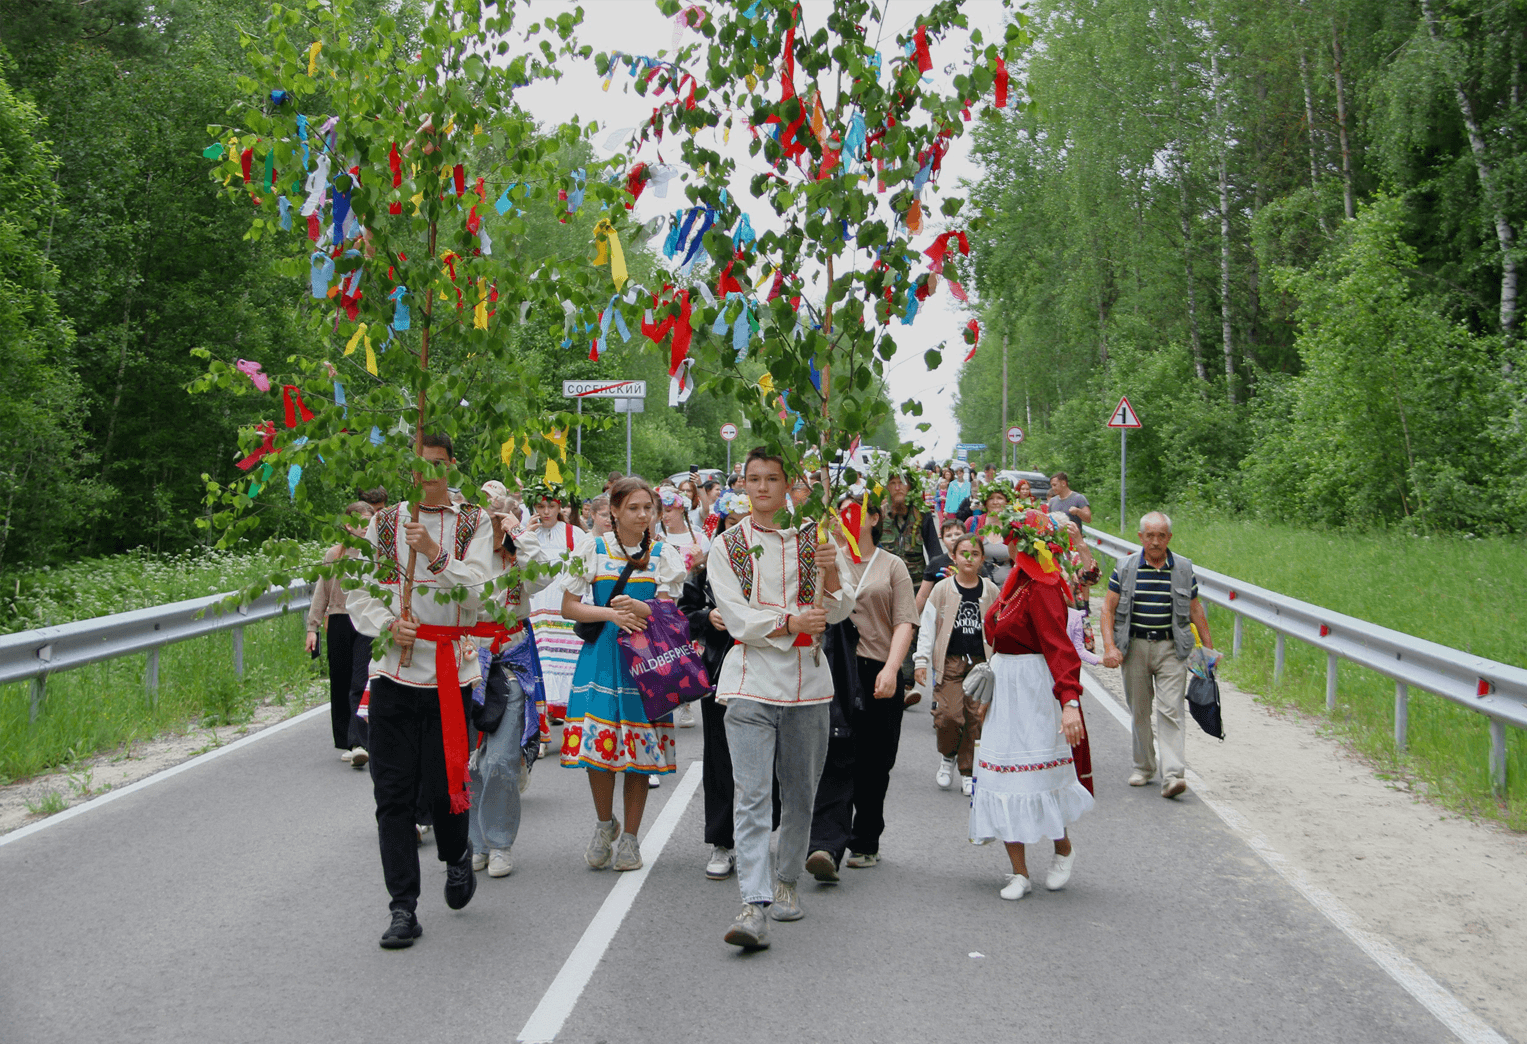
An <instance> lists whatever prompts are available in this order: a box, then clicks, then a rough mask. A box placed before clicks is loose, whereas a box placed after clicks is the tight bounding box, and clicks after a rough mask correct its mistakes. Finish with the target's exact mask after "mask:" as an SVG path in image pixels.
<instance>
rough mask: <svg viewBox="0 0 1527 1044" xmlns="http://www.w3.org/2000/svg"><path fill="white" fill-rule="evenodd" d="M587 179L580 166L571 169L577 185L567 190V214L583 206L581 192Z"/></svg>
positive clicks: (574, 182)
mask: <svg viewBox="0 0 1527 1044" xmlns="http://www.w3.org/2000/svg"><path fill="white" fill-rule="evenodd" d="M587 181H588V175H587V174H585V173H584V172H583V168H582V167H579V168H578V169H577V170H575V171H573V184H575V185H577V186H578V187H577V188H573V189H568V190H567V212H568V213H569V214H572V213H574V212H575V211H577V209H578V208H579V207H581V206H583V192H584V186H585V183H586V182H587ZM499 213H500V214H502V213H503V211H502V210H500V211H499Z"/></svg>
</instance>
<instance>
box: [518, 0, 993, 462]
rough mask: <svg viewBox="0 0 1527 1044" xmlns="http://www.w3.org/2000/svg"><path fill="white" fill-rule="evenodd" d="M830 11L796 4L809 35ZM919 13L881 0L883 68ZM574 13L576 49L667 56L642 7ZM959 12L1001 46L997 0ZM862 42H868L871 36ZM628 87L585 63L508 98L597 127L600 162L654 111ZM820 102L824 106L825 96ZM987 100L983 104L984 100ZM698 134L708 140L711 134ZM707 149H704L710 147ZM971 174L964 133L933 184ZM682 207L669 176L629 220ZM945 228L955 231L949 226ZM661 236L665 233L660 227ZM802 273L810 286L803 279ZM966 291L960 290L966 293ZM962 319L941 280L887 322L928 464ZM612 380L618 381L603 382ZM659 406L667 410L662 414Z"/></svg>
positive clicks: (656, 21)
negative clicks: (934, 358) (932, 366)
mask: <svg viewBox="0 0 1527 1044" xmlns="http://www.w3.org/2000/svg"><path fill="white" fill-rule="evenodd" d="M573 6H574V5H573V4H572V3H570V2H567V0H532V3H531V7H530V12H531V14H533V15H534V16H536V17H537V19H539V18H544V17H547V16H553V15H556V14H557V13H559V12H562V11H566V10H571V9H572V7H573ZM702 6H710V5H709V4H705V5H702ZM829 6H830V5H829V3H828V2H827V0H804V2H803V3H802V5H801V24H802V25H803V26H806V27H809V28H810V29H811V30H812V31H814V30H815V29H816V28H818V27H820V26H821V25H822V24H823V20H824V17H825V13H826V12H827V10H828V9H829ZM925 6H926V5H925V4H924V3H922V2H920V0H886V2H885V3H884V4H883V8H882V9H883V10H884V11H885V14H886V18H885V22H884V30H883V32H882V34H881V42H880V48H879V49H880V51H881V53H882V54H883V55H885V56H886V58H887V60H889V59H890V57H891V56H892V54H893V53H895V52H896V51H897V47H896V43H895V37H896V35H897V34H898V33H901V32H907V31H909V30H910V29H911V27H912V26H914V25H915V24H916V20H917V16H918V14H919V13H920V12H921V11H922V10H923V9H924V8H925ZM582 7H583V10H584V22H583V25H582V27H581V28H580V30H579V39H580V41H581V42H582V43H585V44H588V45H589V46H591V47H592V48H593V49H594V51H595V52H596V53H597V52H600V51H603V52H606V53H608V52H611V51H622V52H625V53H627V54H644V55H651V56H654V57H655V56H657V53H658V51H659V50H665V51H671V49H672V46H673V31H674V24H673V22H672V20H670V19H667V18H664V17H663V16H662V14H661V13H660V12H659V11H658V10H657V8H656V7H655V6H654V5H653V4H652V3H651V2H650V0H583V3H582ZM966 8H967V12H968V14H969V17H970V20H971V25H972V27H973V28H979V29H980V30H981V32H982V34H983V36H984V37H985V40H986V42H988V43H990V42H995V41H997V40H1000V39H1001V35H1002V24H1003V7H1002V5H1001V3H1000V2H999V0H971V2H969V3H967V5H966ZM871 38H872V39H873V33H872V36H871ZM697 39H698V37H697V36H696V35H695V34H694V33H688V32H686V33H685V35H684V42H685V43H692V42H694V41H695V40H697ZM963 46H964V44H963V41H958V42H956V41H953V40H951V41H950V42H948V43H946V44H944V45H941V46H940V45H935V46H934V47H933V48H932V57H933V72H932V73H931V74H930V76H932V77H933V78H934V80H935V84H934V86H935V87H936V86H938V85H939V84H940V83H942V84H945V85H947V83H948V77H947V76H945V75H944V73H943V70H944V68H945V66H946V65H947V64H949V63H951V62H963V61H967V60H968V59H967V58H966V56H965V55H964V54H962V53H961V51H962V48H963ZM768 76H769V77H770V83H769V86H768V90H769V93H770V95H771V96H772V97H778V93H777V92H778V86H777V82H778V81H777V71H776V70H770V71H769V73H768ZM633 82H634V81H633V80H632V79H631V77H630V76H629V75H627V74H626V73H625V72H623V71H622V72H619V73H618V74H617V75H616V77H615V79H614V81H613V82H612V84H611V85H610V89H609V91H608V92H604V91H602V90H601V89H600V87H601V83H602V80H601V79H600V77H599V75H598V73H597V72H596V71H595V69H594V63H593V61H592V60H589V61H587V62H578V63H575V64H572V65H569V66H567V67H565V68H564V75H563V77H562V79H561V81H560V82H559V83H554V84H553V83H542V84H535V85H533V86H530V87H526V88H522V89H521V90H519V91H517V92H516V97H517V98H518V99H519V101H520V103H521V104H522V105H524V106H525V107H526V108H527V109H528V110H529V111H530V112H531V113H533V114H534V115H535V116H536V117H537V118H538V119H540V120H542V121H544V122H547V123H561V122H564V121H566V120H568V119H570V118H571V117H573V116H574V115H576V116H578V117H579V118H580V119H581V120H583V121H584V122H588V121H590V120H595V121H598V123H599V126H600V130H599V131H598V132H597V133H595V134H594V135H593V136H592V141H593V143H594V148H595V152H596V154H597V155H598V156H599V157H600V158H608V157H609V156H610V155H611V153H610V152H608V151H606V150H605V149H604V148H603V147H602V146H603V144H604V142H605V139H606V137H607V136H608V133H609V132H610V131H611V130H614V129H617V128H621V127H635V126H638V125H640V124H642V123H644V122H645V121H646V120H647V119H648V118H649V117H650V116H651V114H652V108H653V106H654V104H656V102H655V101H654V100H653V99H652V98H651V97H642V96H641V95H638V94H637V93H636V92H635V91H634V90H627V89H626V88H628V87H629V86H630V85H631V84H632V83H633ZM796 87H797V89H798V90H799V91H800V92H801V94H802V95H803V96H804V95H805V94H806V92H807V84H806V81H805V78H804V76H803V75H802V73H801V71H800V70H799V69H797V71H796ZM667 97H672V95H671V94H669V95H666V96H665V98H667ZM827 100H828V101H830V100H831V98H830V96H828V98H827ZM986 101H987V102H988V103H989V101H990V99H986ZM973 126H974V123H971V124H966V130H967V132H968V131H969V129H970V128H971V127H973ZM840 129H841V128H840ZM703 133H704V134H707V135H709V134H710V133H711V132H708V131H707V132H703ZM714 137H715V142H714V145H712V146H711V147H716V148H718V149H719V148H721V147H722V142H721V136H720V133H719V131H718V132H716V133H715V135H714ZM665 140H666V143H667V144H668V145H670V146H671V147H668V148H663V149H662V152H663V158H664V159H666V160H667V161H668V162H670V163H675V164H677V163H678V161H679V149H678V147H677V143H675V142H674V140H673V138H672V137H671V136H667V137H666V139H665ZM749 140H750V135H749V134H748V132H747V130H746V129H745V127H744V125H743V123H742V121H741V120H739V121H738V122H737V125H736V126H735V127H734V129H733V132H732V135H731V142H730V145H729V146H726V150H727V152H729V153H730V154H732V155H733V156H734V157H735V158H736V159H737V161H738V176H737V177H736V178H734V182H733V187H732V190H731V192H732V195H733V196H734V197H736V198H737V199H738V201H739V205H740V206H742V208H743V210H744V212H746V213H747V214H748V215H749V216H750V218H751V220H752V224H753V227H754V229H755V230H756V231H758V232H759V233H760V234H761V233H762V232H763V231H764V230H765V229H766V228H769V227H778V219H776V218H774V216H773V212H772V210H769V209H768V208H767V207H766V206H764V205H763V204H762V203H758V204H754V203H753V201H752V200H751V199H750V197H749V196H748V192H747V180H748V177H749V176H750V175H751V174H752V173H754V172H756V171H757V170H759V169H762V163H761V161H759V160H756V159H755V158H754V157H751V156H749V155H748V154H747V143H748V141H749ZM706 144H707V145H711V143H709V142H707V143H706ZM657 151H658V146H657V145H656V144H655V143H654V142H651V141H649V142H647V143H645V144H643V145H642V146H641V150H640V151H639V152H638V153H637V154H636V156H635V157H634V160H633V162H640V161H645V162H649V163H651V162H656V161H657ZM979 174H980V168H979V167H977V166H976V165H975V164H974V163H973V162H972V161H971V159H970V138H969V136H968V133H967V135H965V136H962V137H960V138H957V139H955V140H954V142H953V144H952V147H951V149H950V151H949V154H948V155H947V156H946V157H945V159H944V163H943V170H942V173H941V175H940V177H939V184H940V186H941V187H942V188H943V190H944V192H945V193H946V194H947V193H950V192H953V191H955V190H956V189H957V188H958V184H959V180H960V178H962V177H964V178H968V179H970V180H976V179H977V178H978V177H979ZM888 196H889V194H887V196H886V197H881V198H882V199H884V198H888ZM942 198H944V197H943V196H935V195H933V194H932V193H931V192H930V191H925V192H924V194H923V203H924V207H925V211H926V210H936V206H937V203H938V202H939V201H940V200H941V199H942ZM930 202H931V203H933V206H932V207H929V206H928V204H929V203H930ZM682 205H686V201H685V200H684V198H683V190H682V188H681V186H680V181H679V179H678V178H675V179H674V180H673V181H672V182H670V184H669V188H668V197H667V198H666V199H656V198H654V197H653V193H652V190H651V188H650V187H649V188H648V190H647V191H645V192H643V193H642V196H641V199H640V200H638V202H637V205H636V209H635V211H634V215H633V216H634V217H635V218H636V220H637V221H641V222H644V221H649V220H651V219H653V218H658V217H662V216H663V215H665V214H668V213H671V212H672V211H673V210H676V209H678V208H679V207H680V206H682ZM951 227H961V226H960V225H959V224H955V225H953V226H951ZM939 231H942V226H941V225H940V224H938V223H937V222H936V221H934V220H929V221H926V222H925V226H924V232H923V234H922V235H921V236H918V237H917V238H916V239H914V241H913V248H914V249H916V250H919V251H921V250H922V249H924V248H925V247H927V246H928V245H929V244H930V243H931V242H932V241H933V239H934V237H935V235H936V234H937V233H938V232H939ZM664 233H666V225H665V226H664ZM661 245H662V239H661V238H658V239H656V240H655V241H654V242H653V244H652V246H653V247H654V249H657V248H660V247H661ZM861 256H862V255H861ZM861 263H862V262H861ZM707 268H708V266H707V267H706V268H702V267H700V266H698V265H697V267H696V269H695V271H696V273H697V274H700V273H705V272H706V271H707ZM753 274H754V275H755V276H757V275H758V272H757V271H755V272H754V273H753ZM806 275H807V278H808V280H809V279H810V273H809V272H808V273H806ZM714 280H715V276H714V274H711V275H710V281H711V282H712V284H714ZM969 289H970V288H969V287H967V290H969ZM821 290H822V285H821V284H820V283H818V284H817V285H816V296H818V297H819V296H820V293H821ZM971 298H972V302H971V303H972V305H974V304H976V299H975V295H974V293H972V295H971ZM969 319H970V315H969V314H967V313H966V312H965V310H964V306H962V305H960V303H959V302H958V301H956V300H955V299H954V298H953V296H952V295H951V294H950V293H949V289H948V286H947V284H946V283H944V282H942V281H941V282H940V284H939V288H938V290H937V292H936V293H934V294H933V295H932V296H931V297H929V299H928V300H926V301H924V302H923V304H922V306H921V308H920V309H919V310H918V313H917V318H916V320H915V321H914V322H913V324H912V325H911V326H903V325H901V322H900V320H899V319H893V320H892V321H891V326H890V331H891V336H892V337H893V338H894V339H895V341H896V343H897V348H898V351H897V353H896V355H895V356H894V357H893V358H892V360H891V362H890V363H889V364H887V367H886V381H887V383H888V384H889V386H890V391H891V399H892V401H893V403H895V404H896V405H897V406H898V407H899V406H900V404H901V403H902V402H903V401H904V400H906V399H908V398H916V399H919V400H920V401H921V402H922V404H923V415H922V417H920V418H918V417H899V418H898V419H899V422H900V427H901V435H902V438H903V439H909V440H914V441H916V442H918V443H919V444H920V445H921V446H922V447H923V450H924V454H923V456H922V457H921V458H920V459H927V457H928V455H930V454H931V455H936V456H938V457H940V458H942V457H952V456H953V455H954V446H955V443H956V442H957V441H958V436H959V427H958V425H957V424H956V422H955V419H954V413H953V405H954V396H955V391H956V388H957V382H958V379H959V371H960V363H961V360H962V359H963V358H964V357H965V353H966V352H967V351H968V350H969V349H968V348H967V346H966V345H965V342H964V340H963V339H962V337H961V332H962V331H963V329H964V326H965V324H966V322H968V321H969ZM940 342H947V344H946V345H945V349H944V352H943V364H942V365H941V366H940V367H939V368H938V369H937V370H936V371H933V372H931V373H930V372H929V371H928V369H927V367H926V366H925V365H924V363H923V353H924V352H925V351H926V350H927V349H929V348H934V347H937V346H938V345H939V343H940ZM991 347H992V343H991V342H988V341H986V340H985V339H984V338H983V341H982V343H981V350H982V351H987V350H990V349H991ZM611 376H612V377H613V376H619V375H618V374H611ZM654 398H655V399H657V401H658V402H660V403H665V402H666V399H662V398H658V397H657V396H654ZM649 401H652V400H649ZM660 408H666V406H662V407H660ZM921 421H928V422H930V423H931V424H932V428H930V429H929V431H928V432H926V433H919V432H918V431H917V430H916V425H917V424H918V423H919V422H921ZM992 448H993V449H995V448H996V447H995V446H993V447H992Z"/></svg>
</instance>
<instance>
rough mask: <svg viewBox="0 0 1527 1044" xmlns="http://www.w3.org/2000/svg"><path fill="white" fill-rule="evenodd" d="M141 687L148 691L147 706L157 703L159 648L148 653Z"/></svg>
mask: <svg viewBox="0 0 1527 1044" xmlns="http://www.w3.org/2000/svg"><path fill="white" fill-rule="evenodd" d="M143 685H144V688H146V689H148V705H149V706H150V707H154V706H157V705H158V703H159V646H157V645H156V646H154V647H153V648H152V649H150V650H149V651H148V663H147V664H146V665H145V666H144V668H143Z"/></svg>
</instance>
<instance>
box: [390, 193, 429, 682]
mask: <svg viewBox="0 0 1527 1044" xmlns="http://www.w3.org/2000/svg"><path fill="white" fill-rule="evenodd" d="M436 230H437V225H436V223H435V222H433V221H431V222H430V223H429V260H430V261H431V262H433V261H434V260H435V233H436ZM430 269H431V270H430V274H429V278H428V279H427V280H426V282H425V284H424V332H423V333H422V334H420V335H419V372H420V373H421V374H422V375H424V377H426V378H427V377H428V375H429V332H430V316H431V314H432V313H433V312H434V307H435V279H434V271H433V266H430ZM428 397H429V385H428V382H427V380H421V381H420V382H419V416H418V423H417V424H415V426H414V456H415V457H423V456H424V402H425V400H426V399H427V398H428ZM409 520H410V521H413V522H417V521H419V498H418V497H414V502H413V503H412V504H411V505H410V512H409ZM418 558H419V552H418V551H416V550H414V549H413V548H412V547H410V548H409V549H408V569H407V570H406V571H405V572H404V574H403V613H402V616H403V619H405V620H412V619H413V618H414V566H415V565H416V564H417V563H418ZM413 662H414V647H413V646H412V645H410V646H409V647H408V648H406V649H404V650H403V651H402V653H401V654H400V655H399V657H398V663H399V664H400V665H401V666H404V667H409V666H412V665H413Z"/></svg>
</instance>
